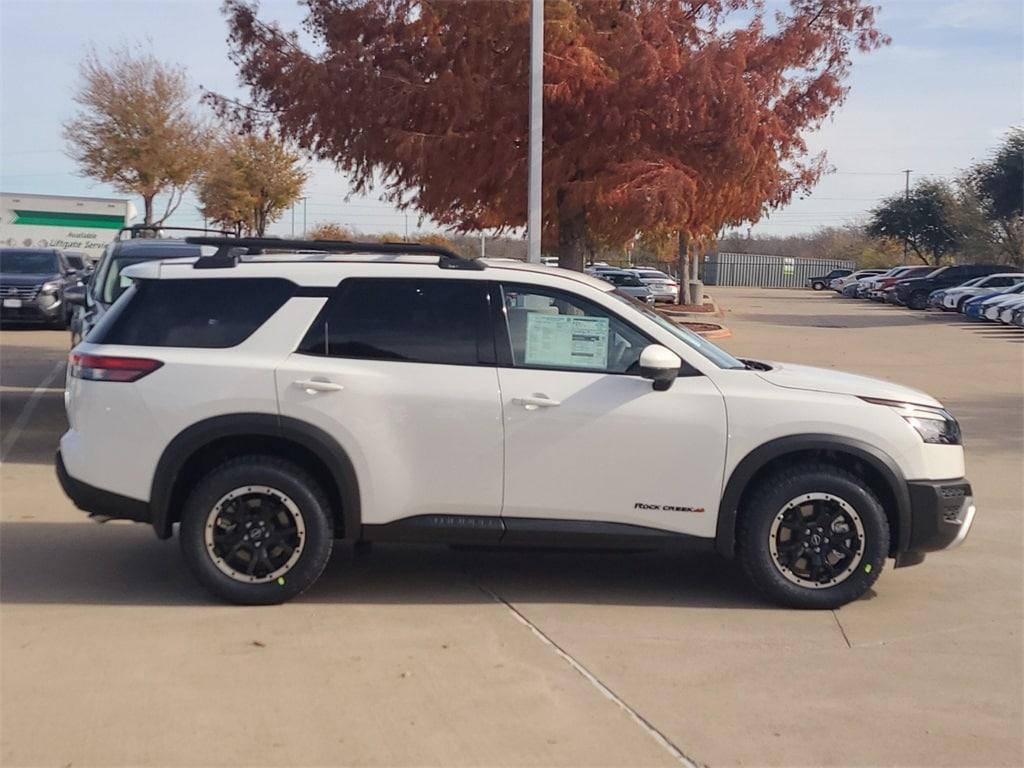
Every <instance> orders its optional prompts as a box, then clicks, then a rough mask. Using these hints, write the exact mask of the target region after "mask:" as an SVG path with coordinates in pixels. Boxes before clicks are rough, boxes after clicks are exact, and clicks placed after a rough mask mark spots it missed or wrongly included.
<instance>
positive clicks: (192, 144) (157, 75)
mask: <svg viewBox="0 0 1024 768" xmlns="http://www.w3.org/2000/svg"><path fill="white" fill-rule="evenodd" d="M80 74H81V78H82V84H81V86H80V88H79V90H78V91H77V92H76V94H75V96H74V99H75V102H76V103H77V104H78V105H79V106H80V107H81V111H80V112H79V113H78V114H76V115H75V116H74V117H73V118H72V119H70V120H68V121H67V122H66V123H65V124H64V140H65V142H66V143H67V153H68V156H69V157H71V158H72V159H73V160H75V161H76V162H77V163H78V165H79V167H80V169H81V171H82V173H83V175H85V176H91V177H93V178H95V179H99V180H100V181H103V182H106V183H108V184H111V185H112V186H113V187H114V188H115V189H117V190H118V191H119V192H123V193H125V194H137V195H141V196H142V202H143V208H144V212H145V213H144V216H145V223H146V224H159V223H161V222H163V221H165V220H166V219H167V217H168V216H170V215H171V214H172V213H173V212H174V210H175V209H176V208H177V207H178V205H180V204H181V198H182V196H183V195H184V193H185V190H186V189H187V188H188V187H189V185H190V184H191V183H192V182H193V181H194V180H195V178H196V175H197V174H198V173H199V170H200V168H202V165H203V161H204V158H205V156H206V152H205V147H206V143H207V136H208V132H207V129H206V127H205V126H204V125H203V123H202V121H201V120H199V119H198V118H197V117H196V116H195V114H194V113H193V109H192V99H193V96H194V95H195V94H194V92H193V90H192V88H191V86H190V85H189V81H188V78H187V77H186V76H185V73H184V71H183V70H181V69H179V68H177V67H174V66H171V65H168V64H164V63H161V62H160V61H157V60H156V59H155V58H154V57H153V56H152V54H147V53H141V52H140V51H138V50H132V49H129V48H122V49H120V50H118V51H115V52H114V53H113V54H112V55H111V57H110V60H109V61H102V60H100V58H99V56H98V55H97V54H96V52H95V51H93V52H91V53H89V54H88V55H87V56H86V57H85V59H84V60H83V61H82V64H81V67H80ZM164 193H167V194H168V200H167V206H166V208H165V210H164V212H163V214H162V215H161V216H160V217H159V218H158V219H155V218H154V212H153V200H154V198H156V196H157V195H160V194H164Z"/></svg>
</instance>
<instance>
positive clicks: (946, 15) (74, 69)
mask: <svg viewBox="0 0 1024 768" xmlns="http://www.w3.org/2000/svg"><path fill="white" fill-rule="evenodd" d="M482 1H484V0H482ZM492 1H498V0H492ZM780 4H781V0H768V2H767V5H768V7H769V9H770V8H772V7H773V6H776V5H780ZM878 4H879V5H880V7H881V11H880V14H879V26H880V28H881V29H882V30H883V31H884V32H885V33H887V34H888V35H890V36H891V37H892V44H891V45H890V46H888V47H886V48H883V49H881V50H879V51H874V52H872V53H869V54H866V55H857V57H856V58H855V61H854V64H853V69H852V73H851V77H850V78H849V81H848V84H849V86H850V93H849V96H848V98H847V100H846V102H845V103H844V104H843V105H842V106H841V107H840V108H839V110H838V112H837V113H836V114H835V115H834V117H832V118H831V119H830V120H829V121H827V122H826V123H825V124H824V125H823V126H822V127H821V129H820V130H819V131H817V132H815V133H813V134H811V135H809V136H808V144H809V146H810V148H811V149H812V150H813V151H815V152H817V151H822V150H824V151H826V152H827V153H828V158H829V162H830V164H831V166H832V167H833V168H834V172H833V173H831V174H829V175H828V176H826V177H825V178H823V179H822V180H821V181H820V182H819V184H818V185H817V186H816V187H815V189H814V190H813V191H812V192H811V194H810V195H809V196H807V197H806V199H802V200H796V201H794V202H792V203H791V204H790V205H788V206H786V207H785V208H783V209H780V210H778V211H775V212H772V213H771V214H770V215H769V216H768V217H766V218H765V219H762V221H761V222H759V223H757V224H754V225H753V226H752V228H751V231H752V234H753V235H755V236H757V235H789V234H797V233H800V232H808V231H812V230H814V229H816V228H818V227H821V226H839V225H843V224H847V223H856V222H858V221H863V219H864V217H865V215H866V212H867V211H869V210H870V209H871V208H872V207H873V206H875V205H877V204H878V202H879V201H880V200H881V199H882V198H884V197H886V196H888V195H891V194H893V193H899V192H901V191H902V190H903V185H904V180H905V177H904V174H903V170H904V169H910V170H911V177H910V178H911V183H913V182H914V181H915V180H917V179H920V178H923V177H932V178H953V177H954V176H955V175H957V174H958V173H959V172H960V171H961V170H963V169H964V168H966V167H968V166H969V165H970V164H971V163H973V162H975V161H977V160H979V159H983V158H984V157H986V156H987V155H988V154H989V153H991V152H992V150H993V149H994V148H995V147H996V146H997V144H998V143H999V141H1000V138H1001V137H1002V136H1003V135H1004V134H1005V132H1006V130H1007V129H1008V128H1009V127H1010V126H1012V125H1021V124H1024V2H1021V0H883V1H881V2H879V3H878ZM261 8H262V10H261V16H262V17H263V18H269V19H276V20H278V21H280V22H281V23H282V24H283V25H284V26H285V27H287V28H297V27H298V26H299V24H300V23H301V20H302V18H303V8H302V6H301V5H300V4H299V3H298V2H295V0H264V1H263V2H262V3H261ZM219 9H220V0H116V1H114V0H0V189H2V190H3V191H5V192H20V193H36V194H61V195H95V196H98V197H123V195H120V194H118V193H117V192H115V191H114V190H113V189H112V188H110V187H108V186H106V185H104V184H102V183H98V182H95V181H93V180H91V179H87V178H82V177H80V176H78V175H76V168H75V164H74V163H73V162H72V161H71V160H69V159H68V158H67V157H66V156H65V155H64V152H63V146H64V145H63V140H62V138H61V126H62V124H63V123H64V122H65V121H67V120H68V119H69V118H71V117H72V116H73V114H74V113H75V105H74V103H73V101H72V95H73V93H74V89H75V87H76V82H77V75H78V63H79V61H80V60H81V58H82V57H83V55H84V54H85V53H86V52H88V50H89V49H90V47H95V48H96V49H97V50H98V51H99V52H100V53H101V54H102V52H103V50H104V49H105V48H108V49H109V48H113V47H119V46H122V45H125V44H129V45H131V44H136V43H143V44H145V45H148V46H150V47H151V48H152V50H153V52H154V54H155V55H156V56H157V57H158V58H160V59H162V60H164V61H167V62H174V63H177V64H180V65H182V66H184V67H185V68H186V70H187V71H188V73H189V75H190V77H191V78H192V81H193V83H195V84H196V85H197V86H202V87H203V88H207V89H210V90H214V91H217V92H220V93H225V94H235V95H238V94H240V93H241V91H240V90H239V88H238V85H237V82H236V80H235V71H234V68H233V66H232V65H231V63H230V62H229V61H228V59H227V44H226V24H225V21H224V18H223V17H222V15H221V13H220V10H219ZM311 171H312V177H311V179H310V181H309V182H308V184H307V187H306V191H305V195H306V200H305V201H304V202H301V203H299V204H298V205H297V206H296V208H295V211H294V223H293V214H292V213H291V212H289V213H286V214H285V215H284V217H283V218H282V219H281V220H279V221H278V222H277V223H276V224H275V225H273V226H272V227H271V232H272V233H274V234H279V235H288V234H291V233H293V232H294V233H295V234H301V232H302V229H303V219H305V223H306V226H308V227H312V226H313V225H315V224H318V223H322V222H336V223H340V224H345V225H348V226H350V227H353V228H355V229H356V230H358V231H362V232H367V233H383V232H395V233H399V234H404V233H405V231H406V227H408V229H409V231H416V230H431V229H434V228H435V226H434V225H433V224H432V223H431V222H430V221H429V220H426V221H424V222H423V223H422V224H420V223H419V221H418V217H417V215H416V213H415V212H413V213H411V214H405V213H402V212H399V211H398V210H396V209H395V208H394V207H392V206H391V205H389V204H387V203H384V202H381V201H380V200H379V199H378V198H377V197H376V195H374V194H370V195H367V196H354V195H352V194H351V190H350V188H349V185H348V182H347V180H346V178H345V176H344V175H343V174H341V173H339V172H337V171H336V170H335V169H334V168H333V166H331V165H329V164H324V163H313V164H311ZM523 194H524V195H525V194H526V190H525V189H524V190H523ZM135 202H136V205H137V207H140V208H141V204H140V202H139V201H138V200H136V201H135ZM196 205H197V202H196V200H195V197H194V195H187V196H186V198H185V201H184V202H183V204H182V206H181V207H180V208H179V209H178V213H176V214H175V216H174V217H173V218H172V223H176V224H179V225H181V226H196V225H200V224H201V223H202V216H201V215H200V213H199V212H198V210H197V208H196ZM745 231H746V228H744V233H745Z"/></svg>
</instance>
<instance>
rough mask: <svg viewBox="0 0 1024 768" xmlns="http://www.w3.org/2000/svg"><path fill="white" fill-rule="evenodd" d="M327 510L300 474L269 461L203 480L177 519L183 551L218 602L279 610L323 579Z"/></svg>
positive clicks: (238, 464) (234, 466)
mask: <svg viewBox="0 0 1024 768" xmlns="http://www.w3.org/2000/svg"><path fill="white" fill-rule="evenodd" d="M332 519H333V518H332V515H331V509H330V503H329V502H328V500H327V497H326V495H325V494H324V491H323V489H322V488H321V487H320V486H319V484H318V483H317V482H316V480H314V479H313V477H312V476H311V475H310V474H309V473H307V472H306V471H305V470H303V469H302V468H301V467H299V466H297V465H295V464H292V463H291V462H288V461H284V460H282V459H278V458H275V457H272V456H243V457H239V458H236V459H232V460H230V461H228V462H226V463H224V464H222V465H221V466H219V467H217V468H216V469H214V470H212V471H211V472H210V473H209V474H207V475H206V476H205V477H204V478H203V479H202V480H201V481H200V482H199V484H198V485H197V486H196V488H195V490H194V491H193V492H192V494H191V496H190V497H189V499H188V501H187V502H186V504H185V509H184V511H183V513H182V519H181V530H180V532H179V534H180V539H181V550H182V554H183V555H184V557H185V561H186V563H188V566H189V568H190V569H191V570H192V572H193V574H195V576H196V578H197V579H199V581H200V582H201V583H202V584H203V586H205V587H206V588H207V589H208V590H209V591H210V592H212V593H213V594H214V595H216V596H217V597H220V598H223V599H224V600H228V601H230V602H232V603H240V604H244V605H267V604H272V603H281V602H284V601H285V600H288V599H290V598H292V597H295V596H296V595H298V594H300V593H301V592H303V591H304V590H306V589H307V588H308V587H309V586H311V585H312V584H313V582H315V581H316V580H317V578H318V577H319V576H320V574H321V573H322V572H323V569H324V567H325V566H326V565H327V561H328V559H329V558H330V555H331V547H332V545H333V541H334V535H333V524H332Z"/></svg>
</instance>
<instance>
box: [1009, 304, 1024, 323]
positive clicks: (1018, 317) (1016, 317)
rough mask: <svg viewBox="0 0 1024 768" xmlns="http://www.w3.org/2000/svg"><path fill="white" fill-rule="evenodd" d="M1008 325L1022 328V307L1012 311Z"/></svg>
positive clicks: (1023, 312) (1023, 310)
mask: <svg viewBox="0 0 1024 768" xmlns="http://www.w3.org/2000/svg"><path fill="white" fill-rule="evenodd" d="M1010 325H1015V326H1017V327H1018V328H1024V307H1017V309H1015V310H1013V318H1012V319H1011V320H1010Z"/></svg>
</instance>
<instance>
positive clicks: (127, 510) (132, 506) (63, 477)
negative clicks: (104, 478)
mask: <svg viewBox="0 0 1024 768" xmlns="http://www.w3.org/2000/svg"><path fill="white" fill-rule="evenodd" d="M54 464H55V465H56V469H57V480H59V481H60V487H61V488H62V489H63V490H64V493H65V494H67V497H68V498H69V499H71V501H72V502H73V503H74V505H75V506H76V507H78V508H79V509H80V510H82V511H83V512H88V513H89V517H96V518H99V519H100V522H103V521H104V520H110V519H116V520H134V521H135V522H137V523H148V522H151V521H152V515H151V514H150V510H149V504H147V503H146V502H144V501H139V500H138V499H132V498H129V497H128V496H121V495H120V494H117V493H111V492H110V491H104V490H103V489H102V488H97V487H95V486H93V485H89V484H88V483H83V482H82V481H81V480H76V479H75V478H73V477H72V476H71V475H69V474H68V470H67V468H66V467H65V466H64V458H63V457H62V456H61V455H60V451H57V456H56V459H55V461H54Z"/></svg>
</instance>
